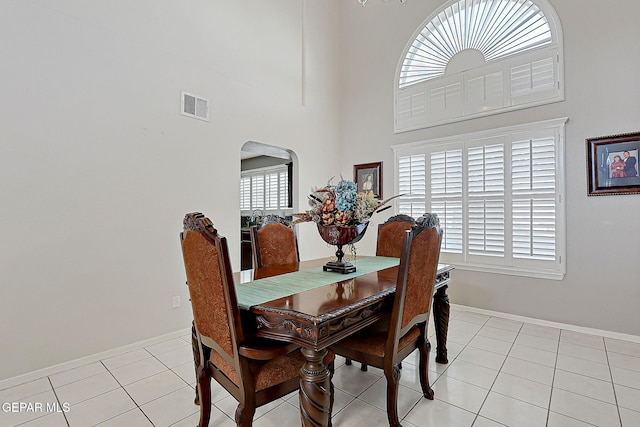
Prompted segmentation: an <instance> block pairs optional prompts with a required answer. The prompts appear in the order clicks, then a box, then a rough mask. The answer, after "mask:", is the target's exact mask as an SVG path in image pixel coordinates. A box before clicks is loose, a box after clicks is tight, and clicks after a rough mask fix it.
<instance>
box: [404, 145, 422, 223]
mask: <svg viewBox="0 0 640 427" xmlns="http://www.w3.org/2000/svg"><path fill="white" fill-rule="evenodd" d="M425 173H426V165H425V155H424V154H416V155H410V156H404V157H400V159H399V160H398V183H399V189H400V192H399V194H402V196H401V197H400V200H399V202H398V205H399V212H400V213H401V214H405V215H409V216H412V217H414V218H417V217H419V216H422V214H424V213H425V212H426V203H425V189H426V175H425Z"/></svg>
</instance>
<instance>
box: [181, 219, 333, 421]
mask: <svg viewBox="0 0 640 427" xmlns="http://www.w3.org/2000/svg"><path fill="white" fill-rule="evenodd" d="M180 240H181V245H182V254H183V258H184V266H185V271H186V275H187V285H188V287H189V294H190V297H191V306H192V309H193V318H194V323H193V326H194V338H195V339H194V361H195V363H196V380H197V393H196V404H199V405H200V421H199V424H198V426H199V427H205V426H208V425H209V418H210V415H211V378H213V379H214V380H216V381H217V382H218V383H220V385H222V386H223V387H224V388H225V389H226V390H227V391H228V392H229V393H230V394H231V395H232V396H233V397H234V398H235V399H236V400H237V401H238V407H237V409H236V413H235V421H236V424H237V425H238V426H251V425H252V423H253V416H254V414H255V411H256V408H257V407H259V406H261V405H264V404H266V403H269V402H271V401H273V400H275V399H278V398H280V397H282V396H285V395H286V394H288V393H291V392H292V391H295V390H297V389H298V387H299V382H300V378H299V373H300V368H301V367H302V366H303V364H304V362H305V359H304V357H303V356H302V353H301V352H300V350H299V346H298V345H295V344H288V343H280V342H276V341H271V340H265V339H260V338H257V337H255V336H254V335H253V334H252V333H251V332H250V331H245V330H244V329H243V323H242V321H241V312H240V309H239V307H238V303H237V299H236V293H235V287H234V283H233V275H232V273H231V265H230V262H229V253H228V248H227V240H226V238H224V237H222V236H220V235H219V234H218V232H217V230H216V229H215V228H214V227H213V224H212V223H211V221H210V220H209V219H208V218H206V217H205V216H204V215H202V214H201V213H190V214H187V215H186V216H185V218H184V231H183V232H182V233H181V234H180ZM325 363H327V364H328V365H329V366H330V367H329V371H330V373H332V372H333V353H332V352H328V355H327V357H326V358H325ZM332 397H333V395H332Z"/></svg>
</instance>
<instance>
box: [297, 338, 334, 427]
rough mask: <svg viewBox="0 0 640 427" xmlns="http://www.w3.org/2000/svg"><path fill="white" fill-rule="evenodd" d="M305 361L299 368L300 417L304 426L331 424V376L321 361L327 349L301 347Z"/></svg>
mask: <svg viewBox="0 0 640 427" xmlns="http://www.w3.org/2000/svg"><path fill="white" fill-rule="evenodd" d="M300 351H302V354H303V355H304V357H305V359H306V362H305V363H304V365H303V366H302V368H301V369H300V417H301V418H302V425H303V426H304V427H326V426H329V425H331V423H330V421H331V409H330V408H331V402H330V400H331V376H330V374H329V369H327V366H326V365H325V364H324V363H323V359H324V357H325V356H326V354H327V350H320V351H316V350H314V349H311V348H302V349H301V350H300Z"/></svg>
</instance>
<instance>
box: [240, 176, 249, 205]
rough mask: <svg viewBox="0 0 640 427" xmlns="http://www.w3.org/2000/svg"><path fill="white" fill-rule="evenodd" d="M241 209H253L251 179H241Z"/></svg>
mask: <svg viewBox="0 0 640 427" xmlns="http://www.w3.org/2000/svg"><path fill="white" fill-rule="evenodd" d="M240 209H241V210H243V209H244V210H249V209H251V178H250V177H243V178H240Z"/></svg>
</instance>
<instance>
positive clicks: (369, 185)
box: [353, 163, 382, 198]
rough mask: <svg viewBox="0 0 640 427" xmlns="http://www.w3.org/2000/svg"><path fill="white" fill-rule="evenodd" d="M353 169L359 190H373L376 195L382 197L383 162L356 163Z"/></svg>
mask: <svg viewBox="0 0 640 427" xmlns="http://www.w3.org/2000/svg"><path fill="white" fill-rule="evenodd" d="M353 171H354V181H355V183H356V185H357V186H358V192H367V191H371V192H373V194H374V195H375V196H376V197H379V198H380V197H382V188H381V180H382V163H365V164H361V165H355V166H354V168H353Z"/></svg>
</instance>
